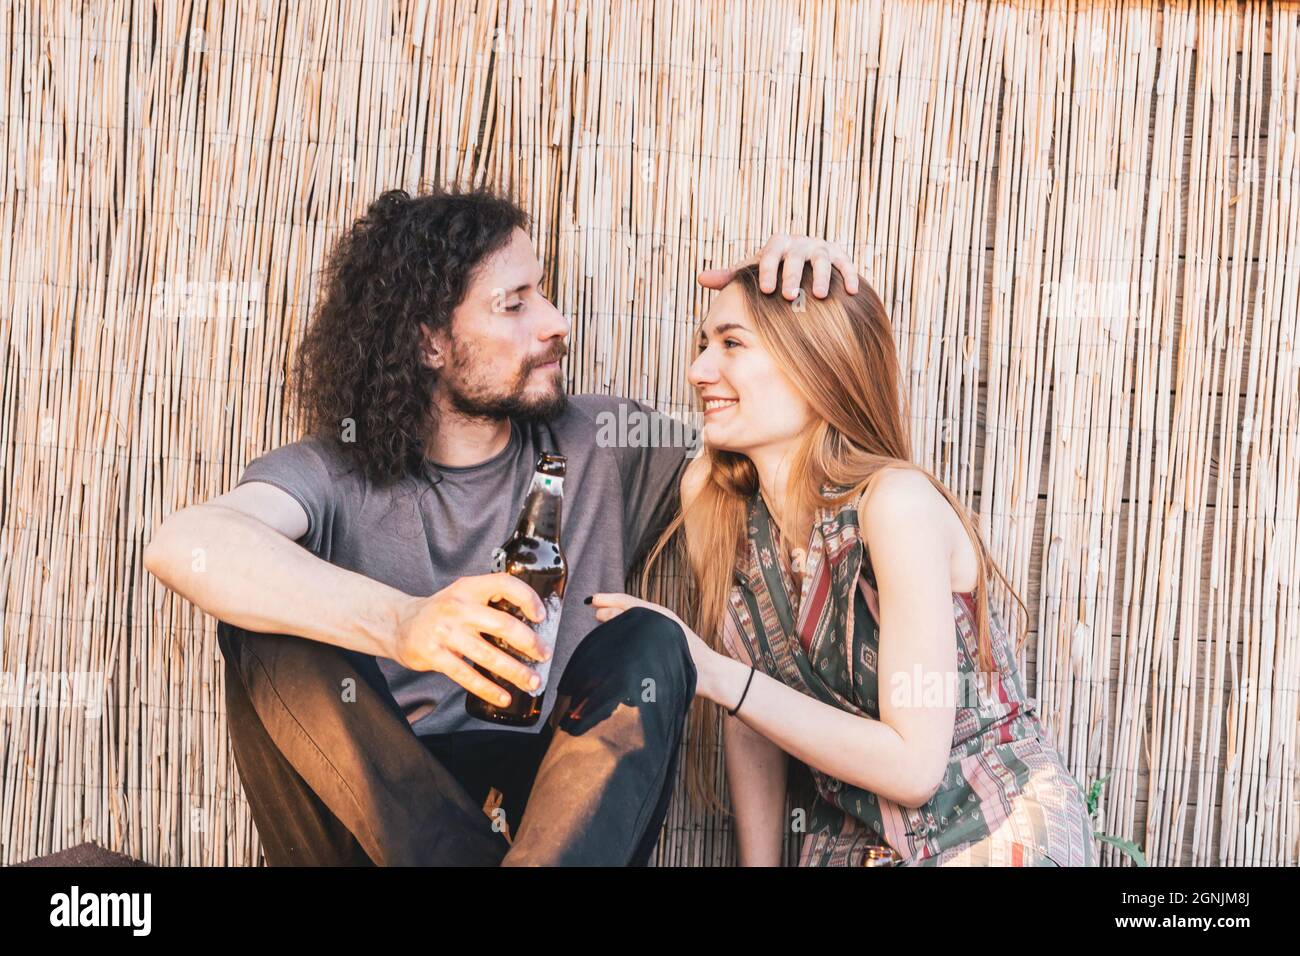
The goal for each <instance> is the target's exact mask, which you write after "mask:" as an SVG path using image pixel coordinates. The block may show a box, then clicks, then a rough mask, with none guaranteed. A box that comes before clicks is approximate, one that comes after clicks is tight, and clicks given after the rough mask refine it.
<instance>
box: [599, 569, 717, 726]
mask: <svg viewBox="0 0 1300 956" xmlns="http://www.w3.org/2000/svg"><path fill="white" fill-rule="evenodd" d="M591 606H592V607H593V608H595V610H596V620H598V621H600V622H601V623H604V622H605V621H608V620H612V619H613V618H616V617H618V616H619V615H620V614H622V613H623V612H624V611H626V610H627V609H628V608H633V607H644V608H649V609H650V610H652V611H658V612H659V613H660V614H662V615H663V616H664V617H666V618H668V619H669V620H671V621H675V622H676V623H677V624H678V625H680V626H681V629H682V631H683V632H684V633H685V634H686V644H687V646H688V647H689V648H690V650H691V660H692V661H693V662H694V663H695V673H696V675H697V679H696V682H695V694H696V696H698V697H704V698H706V699H709V700H712V699H713V697H712V696H711V694H712V688H713V686H714V684H715V683H716V682H715V680H714V676H715V675H716V674H717V672H718V671H719V669H720V668H721V667H722V666H724V665H725V663H726V662H728V661H729V660H730V658H726V657H723V656H722V655H721V654H719V653H718V652H717V651H715V650H714V649H713V648H711V647H709V645H708V644H705V643H704V641H703V640H702V639H701V638H700V636H699V635H698V634H696V633H695V632H694V631H693V630H691V629H690V628H689V627H687V626H686V622H685V621H683V620H682V619H681V618H680V617H678V616H677V615H676V614H674V613H673V612H672V611H670V610H668V608H666V607H664V606H663V605H662V604H655V603H654V602H652V601H642V600H641V599H640V598H634V597H632V595H630V594H621V593H612V592H597V593H596V594H593V595H592V596H591Z"/></svg>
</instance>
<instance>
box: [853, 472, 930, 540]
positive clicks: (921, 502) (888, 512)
mask: <svg viewBox="0 0 1300 956" xmlns="http://www.w3.org/2000/svg"><path fill="white" fill-rule="evenodd" d="M857 508H858V517H859V518H860V519H861V521H862V523H863V525H864V526H865V524H866V522H867V521H868V520H869V519H871V518H873V517H874V518H880V517H887V518H892V517H896V516H898V515H900V514H910V515H916V516H920V515H932V516H936V517H941V516H942V515H943V513H944V510H945V509H946V510H948V511H951V510H952V508H951V506H950V505H949V504H948V502H947V500H946V499H945V498H944V496H943V495H942V494H940V493H939V489H937V488H936V487H935V486H934V483H933V482H932V481H930V479H929V477H927V476H926V474H925V473H924V472H922V471H918V470H917V469H915V468H906V467H903V466H901V465H897V466H890V467H887V468H882V469H881V470H880V471H878V472H876V474H875V475H873V476H872V477H871V479H870V480H869V481H868V482H867V483H866V486H865V487H864V488H863V489H862V493H861V494H860V495H859V496H858V499H857Z"/></svg>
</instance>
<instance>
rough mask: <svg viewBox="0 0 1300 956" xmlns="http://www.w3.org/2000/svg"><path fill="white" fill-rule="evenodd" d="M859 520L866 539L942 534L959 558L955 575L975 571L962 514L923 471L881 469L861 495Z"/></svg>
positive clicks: (890, 539)
mask: <svg viewBox="0 0 1300 956" xmlns="http://www.w3.org/2000/svg"><path fill="white" fill-rule="evenodd" d="M858 524H859V527H860V528H861V529H862V537H863V539H864V543H866V542H869V540H870V539H872V538H873V537H874V538H877V540H878V541H880V542H885V543H888V542H891V541H898V540H901V539H903V538H906V537H912V536H914V535H915V534H918V533H926V532H927V531H928V532H929V533H931V534H935V535H939V536H941V537H942V538H943V540H944V541H945V542H947V544H948V547H949V548H950V549H951V552H952V554H953V556H954V560H955V562H956V564H955V569H954V571H953V573H954V576H955V577H956V578H960V579H962V580H965V579H967V578H969V577H973V576H974V575H975V568H976V567H977V565H976V563H975V562H976V555H975V551H974V546H973V545H972V544H971V540H970V536H969V535H968V534H967V532H966V528H965V526H964V525H963V524H962V521H961V518H960V517H959V516H958V515H957V512H956V511H954V510H953V506H952V504H951V503H950V502H949V500H948V499H947V497H945V496H944V494H943V493H942V492H941V491H940V490H939V489H938V488H937V487H935V484H934V482H933V481H932V480H931V479H930V477H929V476H928V475H927V474H926V473H925V472H923V471H920V470H918V469H915V468H906V467H889V468H885V469H882V470H881V471H880V472H878V473H877V474H876V475H875V476H874V477H873V478H872V479H871V481H870V482H869V483H868V485H867V487H866V489H865V490H864V491H863V492H862V495H861V497H860V498H859V499H858Z"/></svg>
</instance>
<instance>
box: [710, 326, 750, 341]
mask: <svg viewBox="0 0 1300 956" xmlns="http://www.w3.org/2000/svg"><path fill="white" fill-rule="evenodd" d="M732 329H740V331H742V332H748V331H749V329H747V328H745V327H744V326H743V325H741V324H740V323H739V322H719V323H718V325H717V327H716V328H714V330H713V334H714V335H723V334H725V333H727V332H730V331H731V330H732ZM706 337H707V336H706V334H705V331H704V329H703V328H701V329H700V338H706Z"/></svg>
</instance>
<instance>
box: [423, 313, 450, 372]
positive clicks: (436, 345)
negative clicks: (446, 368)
mask: <svg viewBox="0 0 1300 956" xmlns="http://www.w3.org/2000/svg"><path fill="white" fill-rule="evenodd" d="M446 356H447V343H446V337H445V336H444V335H443V334H442V333H435V332H434V331H433V330H432V329H430V328H429V327H428V326H427V325H422V326H420V361H421V362H423V363H424V364H425V365H426V366H427V367H428V368H431V369H433V370H434V371H435V372H436V371H438V370H439V369H441V368H442V366H443V364H444V363H445V362H446V360H447V358H446Z"/></svg>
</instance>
